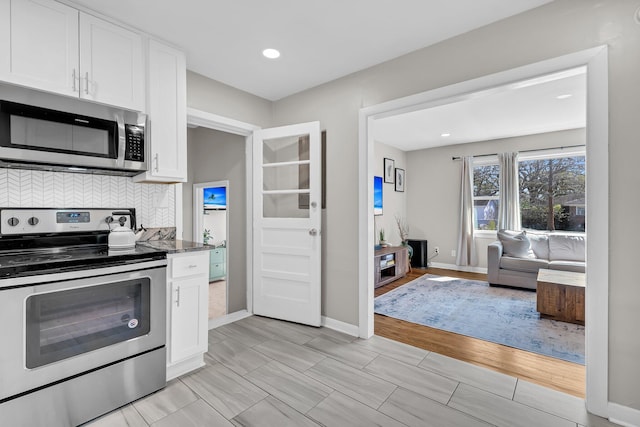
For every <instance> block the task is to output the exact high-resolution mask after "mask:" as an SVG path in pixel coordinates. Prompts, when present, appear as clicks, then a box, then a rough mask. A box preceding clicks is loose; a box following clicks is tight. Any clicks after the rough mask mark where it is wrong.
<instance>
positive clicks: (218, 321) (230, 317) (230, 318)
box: [209, 310, 251, 329]
mask: <svg viewBox="0 0 640 427" xmlns="http://www.w3.org/2000/svg"><path fill="white" fill-rule="evenodd" d="M249 316H251V313H249V312H248V311H247V310H240V311H236V312H234V313H229V314H225V315H224V316H222V317H216V318H215V319H209V329H213V328H217V327H218V326H222V325H226V324H228V323H233V322H235V321H237V320H240V319H244V318H245V317H249Z"/></svg>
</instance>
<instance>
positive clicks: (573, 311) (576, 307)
mask: <svg viewBox="0 0 640 427" xmlns="http://www.w3.org/2000/svg"><path fill="white" fill-rule="evenodd" d="M585 283H586V282H585V274H584V273H574V272H572V271H560V270H547V269H544V268H541V269H540V270H539V271H538V289H537V291H536V293H537V297H538V305H537V308H536V309H537V310H538V311H539V312H540V315H541V316H542V317H547V318H550V319H554V320H561V321H563V322H570V323H577V324H578V325H584V291H585Z"/></svg>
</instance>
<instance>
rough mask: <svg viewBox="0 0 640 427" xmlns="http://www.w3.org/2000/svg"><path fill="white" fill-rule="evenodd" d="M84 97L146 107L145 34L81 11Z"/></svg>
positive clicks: (141, 109) (114, 103)
mask: <svg viewBox="0 0 640 427" xmlns="http://www.w3.org/2000/svg"><path fill="white" fill-rule="evenodd" d="M80 71H81V81H82V83H83V84H82V85H81V88H80V89H81V91H80V97H82V98H86V99H91V100H93V101H97V102H100V103H103V104H109V105H118V106H120V107H124V108H128V109H131V110H138V111H143V110H144V49H143V42H142V36H141V35H140V34H136V33H134V32H132V31H129V30H127V29H125V28H122V27H119V26H117V25H114V24H112V23H110V22H106V21H103V20H102V19H98V18H96V17H94V16H91V15H87V14H85V13H82V12H80Z"/></svg>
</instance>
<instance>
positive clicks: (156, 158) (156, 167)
mask: <svg viewBox="0 0 640 427" xmlns="http://www.w3.org/2000/svg"><path fill="white" fill-rule="evenodd" d="M158 156H160V155H159V154H158V153H156V155H155V156H153V161H154V162H155V164H156V166H155V167H154V169H155V170H156V172H158V171H159V170H160V169H159V165H160V160H159V159H158Z"/></svg>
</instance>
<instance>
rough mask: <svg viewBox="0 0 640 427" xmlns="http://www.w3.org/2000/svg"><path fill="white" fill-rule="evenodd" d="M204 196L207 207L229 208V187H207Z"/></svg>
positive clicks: (205, 206)
mask: <svg viewBox="0 0 640 427" xmlns="http://www.w3.org/2000/svg"><path fill="white" fill-rule="evenodd" d="M202 198H203V202H204V208H205V209H220V210H222V209H227V187H210V188H205V189H204V192H203V195H202Z"/></svg>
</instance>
